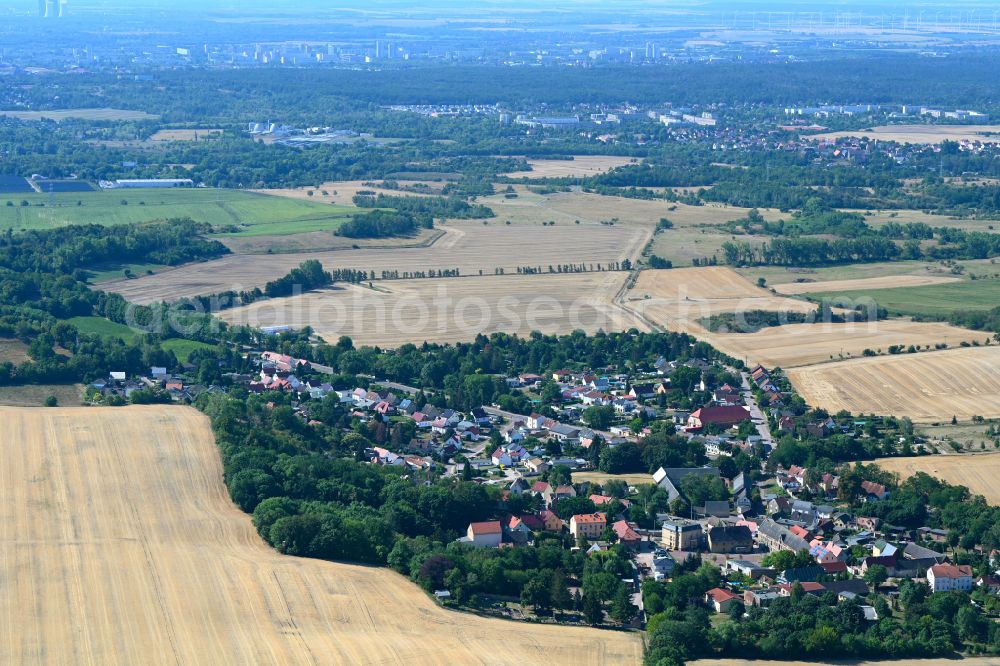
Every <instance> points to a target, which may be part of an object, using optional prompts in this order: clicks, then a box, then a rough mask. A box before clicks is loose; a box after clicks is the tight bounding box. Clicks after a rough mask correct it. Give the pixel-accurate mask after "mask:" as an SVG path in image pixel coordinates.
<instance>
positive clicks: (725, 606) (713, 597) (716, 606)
mask: <svg viewBox="0 0 1000 666" xmlns="http://www.w3.org/2000/svg"><path fill="white" fill-rule="evenodd" d="M739 599H740V596H739V595H738V594H733V593H732V592H730V591H729V590H723V589H722V588H720V587H713V588H712V589H711V590H709V591H708V592H706V593H705V603H706V604H708V605H709V606H710V607H711V608H712V609H713V610H715V612H716V613H728V612H729V608H730V606H732V605H733V602H735V601H738V600H739Z"/></svg>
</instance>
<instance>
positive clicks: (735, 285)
mask: <svg viewBox="0 0 1000 666" xmlns="http://www.w3.org/2000/svg"><path fill="white" fill-rule="evenodd" d="M626 306H627V307H628V308H630V309H632V310H635V311H636V312H639V313H641V314H642V315H643V316H645V317H647V318H649V319H651V320H653V321H656V322H658V323H660V324H662V325H663V326H664V327H666V328H669V329H671V330H688V324H691V323H694V322H697V321H698V320H699V319H701V318H702V317H709V316H711V315H714V314H718V313H720V312H740V311H742V312H747V311H750V310H768V311H774V312H802V313H808V312H815V311H816V310H817V307H816V305H814V304H812V303H808V302H806V301H800V300H797V299H794V298H784V297H781V296H774V295H773V294H772V293H771V292H769V291H767V290H766V289H761V288H760V287H758V286H757V285H755V284H753V283H751V282H750V281H749V280H747V279H746V278H745V277H743V276H742V275H740V274H739V273H737V272H736V271H734V270H732V269H730V268H726V267H723V266H710V267H703V268H674V269H666V270H647V271H642V272H641V273H639V279H638V280H637V281H636V283H635V286H633V287H632V289H630V290H629V292H628V295H627V296H626ZM699 328H700V327H699Z"/></svg>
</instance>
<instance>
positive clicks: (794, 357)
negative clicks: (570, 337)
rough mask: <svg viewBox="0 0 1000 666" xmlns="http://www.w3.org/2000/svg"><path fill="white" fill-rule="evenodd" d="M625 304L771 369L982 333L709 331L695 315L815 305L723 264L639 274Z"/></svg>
mask: <svg viewBox="0 0 1000 666" xmlns="http://www.w3.org/2000/svg"><path fill="white" fill-rule="evenodd" d="M624 306H625V307H626V308H628V309H630V310H632V311H633V312H636V313H637V314H639V315H641V316H642V317H643V318H644V319H646V320H648V321H650V322H653V323H655V324H658V325H660V326H662V327H664V328H666V329H667V330H671V331H681V332H686V333H690V334H691V335H694V336H696V337H698V338H700V339H702V340H705V341H707V342H709V343H711V344H712V345H714V346H716V347H717V348H718V349H720V350H721V351H723V352H725V353H727V354H729V355H731V356H733V357H735V358H739V359H741V360H746V362H748V363H750V364H755V363H762V364H763V365H765V366H768V367H782V368H788V367H793V366H803V365H811V364H817V363H824V362H828V361H831V360H838V359H841V358H850V357H857V356H860V355H861V354H862V352H863V351H864V350H865V349H872V350H879V349H881V350H882V351H885V350H887V349H888V347H889V346H890V345H895V344H902V345H911V344H912V345H916V346H920V347H923V346H925V345H931V346H933V345H935V344H937V343H942V342H943V343H946V344H948V345H950V346H956V345H958V344H960V343H961V342H963V341H972V340H980V339H982V338H983V337H984V336H983V334H982V333H981V332H977V331H969V330H966V329H962V328H957V327H955V326H951V325H949V324H943V323H938V322H913V321H909V320H907V319H888V320H883V321H878V322H872V323H868V322H858V323H831V322H823V321H817V322H814V323H802V324H795V323H790V324H784V325H782V326H775V327H768V328H763V329H761V330H759V331H757V332H756V333H715V332H711V331H708V330H706V329H705V328H704V327H703V326H702V325H701V324H700V323H699V321H698V320H699V319H702V318H704V317H708V316H711V315H715V314H719V313H723V312H735V313H739V312H747V311H751V310H766V311H770V312H779V313H781V312H784V313H792V312H798V313H811V312H814V311H815V310H816V306H815V305H814V304H812V303H808V302H806V301H801V300H798V299H794V298H788V297H784V296H775V295H774V294H772V293H771V292H769V291H768V290H766V289H761V288H760V287H758V286H757V285H755V284H753V283H751V282H750V281H749V280H748V279H746V278H744V277H743V276H741V275H739V274H738V273H736V272H735V271H733V270H732V269H729V268H726V267H721V266H712V267H705V268H685V269H672V270H662V271H655V270H650V271H643V272H642V273H640V275H639V279H638V281H637V282H636V284H635V286H634V287H633V288H632V289H631V290H630V291H629V292H628V294H627V295H626V297H625V301H624Z"/></svg>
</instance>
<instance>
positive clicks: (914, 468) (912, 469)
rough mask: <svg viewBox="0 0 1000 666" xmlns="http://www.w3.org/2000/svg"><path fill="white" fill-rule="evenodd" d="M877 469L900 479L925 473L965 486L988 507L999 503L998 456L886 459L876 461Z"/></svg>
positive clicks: (985, 454)
mask: <svg viewBox="0 0 1000 666" xmlns="http://www.w3.org/2000/svg"><path fill="white" fill-rule="evenodd" d="M875 462H876V463H877V464H878V466H879V467H881V468H882V469H885V470H888V471H890V472H895V473H897V474H899V476H900V478H903V479H905V478H907V477H909V476H913V475H914V474H916V473H917V472H924V473H926V474H930V475H931V476H935V477H937V478H939V479H941V480H943V481H947V482H948V483H951V484H954V485H959V486H966V487H967V488H968V489H969V490H970V491H971V492H972V493H973V494H974V495H982V496H983V497H985V498H986V501H987V502H989V503H990V504H1000V484H998V483H997V479H998V478H1000V453H974V454H969V455H931V456H915V457H912V458H885V459H884V460H876V461H875Z"/></svg>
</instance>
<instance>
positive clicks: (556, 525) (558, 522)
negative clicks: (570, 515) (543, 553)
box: [538, 509, 564, 532]
mask: <svg viewBox="0 0 1000 666" xmlns="http://www.w3.org/2000/svg"><path fill="white" fill-rule="evenodd" d="M538 517H539V518H541V520H542V527H543V528H544V529H545V531H546V532H561V531H562V528H563V527H564V525H563V521H562V518H560V517H559V516H557V515H556V514H555V512H554V511H550V510H548V509H543V510H542V511H540V512H539V513H538Z"/></svg>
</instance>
